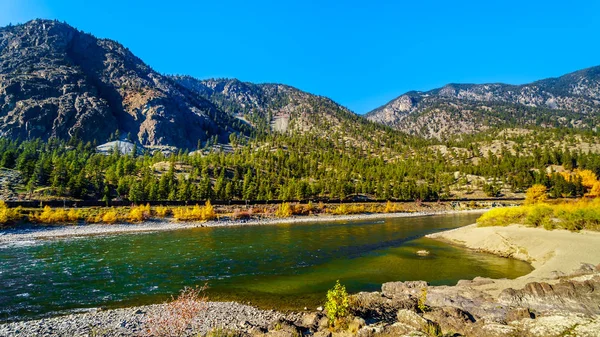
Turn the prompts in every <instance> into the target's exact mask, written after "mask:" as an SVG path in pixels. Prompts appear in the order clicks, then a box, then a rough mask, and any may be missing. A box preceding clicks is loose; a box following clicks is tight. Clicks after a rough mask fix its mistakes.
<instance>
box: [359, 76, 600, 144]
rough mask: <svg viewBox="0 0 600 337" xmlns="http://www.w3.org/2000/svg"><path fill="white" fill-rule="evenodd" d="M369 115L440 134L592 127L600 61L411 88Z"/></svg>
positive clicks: (599, 103)
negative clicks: (533, 76) (519, 78)
mask: <svg viewBox="0 0 600 337" xmlns="http://www.w3.org/2000/svg"><path fill="white" fill-rule="evenodd" d="M366 117H367V118H368V119H369V120H371V121H374V122H378V123H382V124H385V125H388V126H391V127H394V128H396V129H398V130H401V131H404V132H407V133H410V134H414V135H420V136H425V137H430V138H431V137H434V138H440V139H441V138H445V137H448V136H451V135H455V134H461V133H476V132H478V131H484V130H486V129H488V128H490V127H496V126H524V125H538V126H544V127H572V128H587V129H591V128H594V127H595V126H596V124H597V122H598V120H599V117H600V67H594V68H588V69H584V70H580V71H577V72H574V73H570V74H567V75H564V76H561V77H558V78H550V79H545V80H541V81H537V82H533V83H530V84H525V85H508V84H500V83H495V84H448V85H446V86H445V87H443V88H438V89H434V90H431V91H427V92H420V91H411V92H408V93H406V94H404V95H402V96H400V97H398V98H396V99H394V100H392V101H391V102H389V103H387V104H385V105H384V106H382V107H380V108H378V109H375V110H373V111H371V112H369V113H368V114H367V115H366Z"/></svg>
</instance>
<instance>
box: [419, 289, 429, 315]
mask: <svg viewBox="0 0 600 337" xmlns="http://www.w3.org/2000/svg"><path fill="white" fill-rule="evenodd" d="M426 302H427V288H422V289H421V294H420V295H419V298H418V300H417V307H418V308H419V310H420V311H421V312H426V311H427V310H429V307H428V306H427V304H425V303H426Z"/></svg>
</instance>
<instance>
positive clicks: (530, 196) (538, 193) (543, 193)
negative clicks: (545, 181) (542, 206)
mask: <svg viewBox="0 0 600 337" xmlns="http://www.w3.org/2000/svg"><path fill="white" fill-rule="evenodd" d="M547 198H548V193H547V188H546V186H544V185H541V184H535V185H533V186H531V187H530V188H528V189H527V192H526V193H525V204H526V205H531V204H535V203H538V202H544V201H546V199H547Z"/></svg>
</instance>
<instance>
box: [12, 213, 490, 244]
mask: <svg viewBox="0 0 600 337" xmlns="http://www.w3.org/2000/svg"><path fill="white" fill-rule="evenodd" d="M483 212H485V210H483V209H482V210H469V211H435V212H414V213H377V214H357V215H315V216H299V217H292V218H284V219H280V218H268V219H251V220H217V221H208V222H177V221H174V220H160V221H158V220H152V221H147V222H143V223H140V224H114V225H107V224H93V225H64V226H45V227H40V226H30V227H22V228H16V229H5V230H0V244H2V243H5V244H6V243H13V242H19V241H31V240H40V239H51V238H60V237H77V236H87V235H107V234H117V233H140V232H158V231H170V230H178V229H189V228H197V227H224V226H257V225H273V224H282V223H292V224H294V223H308V222H332V221H357V220H373V219H386V218H401V217H417V216H428V215H439V214H458V213H483Z"/></svg>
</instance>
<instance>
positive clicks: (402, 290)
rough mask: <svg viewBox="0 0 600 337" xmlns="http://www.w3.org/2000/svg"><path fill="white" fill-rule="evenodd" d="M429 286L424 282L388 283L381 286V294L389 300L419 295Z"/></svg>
mask: <svg viewBox="0 0 600 337" xmlns="http://www.w3.org/2000/svg"><path fill="white" fill-rule="evenodd" d="M428 286H429V284H428V283H427V282H425V281H406V282H388V283H384V284H383V285H381V293H382V294H383V295H384V296H386V297H389V298H394V297H396V296H398V297H404V296H406V295H417V296H418V295H419V294H420V293H421V291H422V290H423V288H427V287H428Z"/></svg>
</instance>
